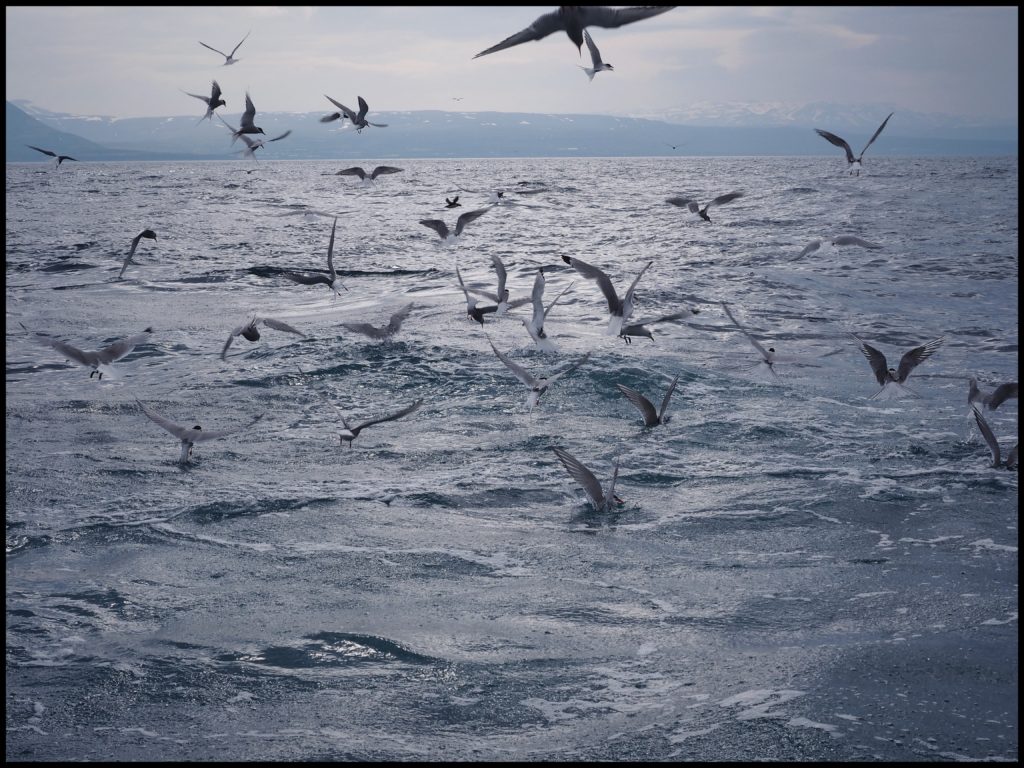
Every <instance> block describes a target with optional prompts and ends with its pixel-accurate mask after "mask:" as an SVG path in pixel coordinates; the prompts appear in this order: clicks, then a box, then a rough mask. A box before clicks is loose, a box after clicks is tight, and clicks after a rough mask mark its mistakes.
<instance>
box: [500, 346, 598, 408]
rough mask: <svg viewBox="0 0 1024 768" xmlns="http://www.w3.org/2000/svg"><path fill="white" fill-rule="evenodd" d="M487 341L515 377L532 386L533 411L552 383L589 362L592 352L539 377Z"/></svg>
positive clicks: (530, 401) (529, 402)
mask: <svg viewBox="0 0 1024 768" xmlns="http://www.w3.org/2000/svg"><path fill="white" fill-rule="evenodd" d="M487 343H488V344H490V345H491V349H493V350H494V354H496V355H497V356H498V359H499V360H501V362H503V363H504V364H505V367H506V368H508V369H509V370H510V371H512V373H513V374H515V377H516V378H517V379H519V380H520V381H521V382H523V384H525V385H526V386H528V387H529V388H530V394H529V396H527V398H526V407H527V409H528V410H529V411H531V412H532V411H533V409H534V407H535V406H536V405H537V403H538V401H540V397H541V395H543V394H544V393H545V392H547V390H548V388H549V387H550V386H551V385H552V384H554V383H555V382H556V381H558V380H559V379H560V378H562V377H563V376H565V375H566V374H567V373H571V372H573V371H575V370H576V369H577V368H579V367H580V366H581V365H583V363H585V362H587V360H588V358H589V357H590V353H589V352H588V353H587V354H585V355H584V356H583V357H581V358H580V359H579V360H577V361H576V362H575V363H572V364H570V365H569V366H567V367H566V368H563V369H562V370H560V371H558V372H557V373H554V374H552V375H551V376H548V377H547V378H546V379H539V378H537V377H535V376H533V375H532V374H530V372H529V371H527V370H526V369H525V368H523V367H522V366H520V365H516V364H515V363H513V362H512V361H511V360H509V359H508V357H507V356H506V355H503V354H502V353H501V352H499V351H498V348H497V347H496V346H494V342H493V341H491V339H490V337H488V338H487Z"/></svg>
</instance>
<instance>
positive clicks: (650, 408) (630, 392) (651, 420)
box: [615, 374, 679, 427]
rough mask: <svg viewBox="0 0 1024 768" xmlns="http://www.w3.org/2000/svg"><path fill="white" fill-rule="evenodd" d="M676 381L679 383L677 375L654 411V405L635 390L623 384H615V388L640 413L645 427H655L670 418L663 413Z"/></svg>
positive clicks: (666, 408) (674, 388)
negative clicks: (659, 406) (659, 405)
mask: <svg viewBox="0 0 1024 768" xmlns="http://www.w3.org/2000/svg"><path fill="white" fill-rule="evenodd" d="M677 381H679V374H676V375H675V377H674V378H673V379H672V383H671V384H669V385H668V391H667V392H666V393H665V397H664V398H663V399H662V401H661V408H659V409H657V410H655V408H654V404H653V403H652V402H651V401H650V400H648V399H647V398H646V397H644V396H643V395H641V394H640V393H639V392H637V391H636V390H635V389H631V388H630V387H627V386H626V385H625V384H616V385H615V388H616V389H618V390H619V392H621V393H622V394H623V395H625V396H626V399H627V400H629V402H631V403H632V404H633V405H635V406H636V408H637V410H638V411H640V417H641V418H642V419H643V420H644V426H645V427H656V426H657V425H658V424H667V423H668V420H669V419H670V418H671V417H670V416H666V415H665V411H667V410H668V401H669V400H671V399H672V393H673V392H675V390H676V382H677Z"/></svg>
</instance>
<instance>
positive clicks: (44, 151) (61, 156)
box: [25, 144, 78, 168]
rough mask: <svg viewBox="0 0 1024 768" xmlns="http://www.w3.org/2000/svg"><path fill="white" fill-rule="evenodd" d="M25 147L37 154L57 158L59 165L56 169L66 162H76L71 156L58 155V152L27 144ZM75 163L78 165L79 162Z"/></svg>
mask: <svg viewBox="0 0 1024 768" xmlns="http://www.w3.org/2000/svg"><path fill="white" fill-rule="evenodd" d="M25 146H26V147H28V148H29V149H34V150H35V151H36V152H42V153H43V154H44V155H49V156H50V157H55V158H57V165H55V166H54V168H59V167H60V164H61V163H63V162H64V161H65V160H75V158H73V157H72V156H71V155H58V154H57V153H56V152H51V151H50V150H48V149H40V148H39V147H33V146H32V145H31V144H26V145H25ZM75 162H76V163H77V162H78V161H77V160H75Z"/></svg>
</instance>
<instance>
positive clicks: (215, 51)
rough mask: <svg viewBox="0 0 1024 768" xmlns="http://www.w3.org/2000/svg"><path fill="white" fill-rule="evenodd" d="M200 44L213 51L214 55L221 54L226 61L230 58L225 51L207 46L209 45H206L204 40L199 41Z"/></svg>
mask: <svg viewBox="0 0 1024 768" xmlns="http://www.w3.org/2000/svg"><path fill="white" fill-rule="evenodd" d="M199 44H200V45H201V46H203V47H204V48H209V49H210V50H211V51H213V52H214V53H219V54H220V55H221V56H223V57H224V58H225V59H226V58H227V57H228V55H227V54H226V53H224V51H218V50H217V49H216V48H214V47H213V46H212V45H207V44H206V43H204V42H203V41H202V40H200V41H199Z"/></svg>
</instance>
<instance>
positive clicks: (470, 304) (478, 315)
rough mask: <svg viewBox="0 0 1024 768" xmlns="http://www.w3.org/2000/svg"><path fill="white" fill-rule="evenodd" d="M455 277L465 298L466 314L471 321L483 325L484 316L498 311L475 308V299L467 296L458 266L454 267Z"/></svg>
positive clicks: (495, 309) (495, 308) (493, 308)
mask: <svg viewBox="0 0 1024 768" xmlns="http://www.w3.org/2000/svg"><path fill="white" fill-rule="evenodd" d="M455 276H456V277H457V278H459V288H461V289H462V295H463V296H465V297H466V314H467V315H469V316H470V317H471V318H472V319H474V320H476V321H477V322H478V323H480V325H483V324H484V315H489V314H493V313H495V312H497V311H498V307H497V306H496V305H495V306H491V307H480V306H477V301H476V299H474V298H472V297H471V296H470V295H469V291H468V290H466V284H465V283H464V282H462V273H461V272H460V271H459V265H458V264H456V265H455Z"/></svg>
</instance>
